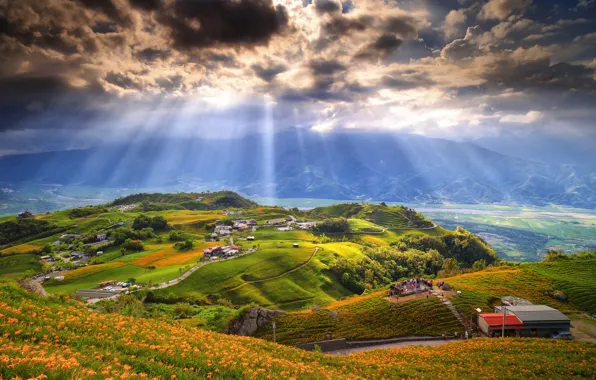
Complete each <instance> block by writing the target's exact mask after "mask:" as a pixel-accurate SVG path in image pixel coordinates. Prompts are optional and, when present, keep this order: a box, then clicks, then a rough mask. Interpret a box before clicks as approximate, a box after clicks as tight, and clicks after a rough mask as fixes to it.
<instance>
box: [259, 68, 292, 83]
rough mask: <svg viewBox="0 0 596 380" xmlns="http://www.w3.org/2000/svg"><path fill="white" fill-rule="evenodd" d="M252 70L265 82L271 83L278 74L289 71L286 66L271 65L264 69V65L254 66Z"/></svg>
mask: <svg viewBox="0 0 596 380" xmlns="http://www.w3.org/2000/svg"><path fill="white" fill-rule="evenodd" d="M251 68H252V70H253V71H254V72H255V74H256V75H257V76H258V77H259V78H261V79H262V80H264V81H265V82H271V81H272V80H273V79H275V77H276V76H277V75H278V74H281V73H283V72H284V71H286V70H287V69H288V67H287V66H286V65H281V64H279V65H271V66H267V67H264V66H262V65H256V64H255V65H252V66H251Z"/></svg>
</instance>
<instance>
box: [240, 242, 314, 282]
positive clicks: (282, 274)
mask: <svg viewBox="0 0 596 380" xmlns="http://www.w3.org/2000/svg"><path fill="white" fill-rule="evenodd" d="M319 249H320V247H315V250H314V251H313V253H312V255H311V256H310V258H309V259H308V261H306V262H305V263H304V264H301V265H299V266H297V267H296V268H293V269H290V270H289V271H287V272H284V273H281V274H278V275H277V276H273V277H267V278H263V279H260V280H252V281H245V282H244V283H243V284H242V285H238V286H237V287H235V288H233V289H232V290H235V289H239V288H241V287H243V286H245V285H248V284H256V283H259V282H265V281H271V280H275V279H277V278H280V277H283V276H285V275H288V274H290V273H292V272H296V271H297V270H300V269H302V268H304V267H305V266H307V265H308V264H309V263H310V262H311V261H312V259H313V258H314V257H315V255H316V254H317V252H318V251H319Z"/></svg>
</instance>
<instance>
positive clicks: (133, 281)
mask: <svg viewBox="0 0 596 380" xmlns="http://www.w3.org/2000/svg"><path fill="white" fill-rule="evenodd" d="M127 282H128V283H130V284H136V283H137V279H136V278H134V277H131V278H129V279H128V281H127Z"/></svg>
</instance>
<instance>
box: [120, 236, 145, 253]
mask: <svg viewBox="0 0 596 380" xmlns="http://www.w3.org/2000/svg"><path fill="white" fill-rule="evenodd" d="M122 248H124V249H126V250H129V251H137V252H140V251H144V250H145V246H144V245H143V242H142V241H141V240H132V239H126V241H125V242H124V243H123V244H122Z"/></svg>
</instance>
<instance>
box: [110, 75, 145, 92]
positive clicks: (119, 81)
mask: <svg viewBox="0 0 596 380" xmlns="http://www.w3.org/2000/svg"><path fill="white" fill-rule="evenodd" d="M104 79H105V80H106V82H108V83H110V84H113V85H114V86H118V87H120V88H123V89H134V90H142V89H143V86H142V85H141V84H139V83H137V82H136V81H135V80H134V79H133V78H132V77H131V75H129V74H128V73H115V72H110V73H108V74H107V75H106V76H105V78H104Z"/></svg>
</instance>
